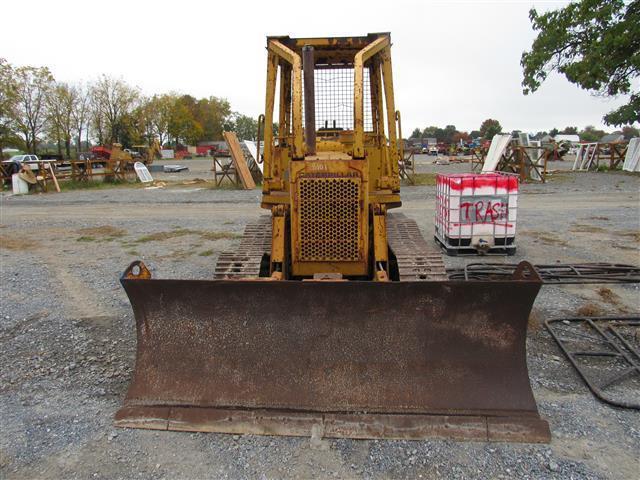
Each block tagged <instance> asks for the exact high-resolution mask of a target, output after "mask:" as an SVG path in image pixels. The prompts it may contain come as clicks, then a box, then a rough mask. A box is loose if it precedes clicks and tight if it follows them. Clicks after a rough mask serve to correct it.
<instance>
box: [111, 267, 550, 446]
mask: <svg viewBox="0 0 640 480" xmlns="http://www.w3.org/2000/svg"><path fill="white" fill-rule="evenodd" d="M121 282H122V285H123V286H124V288H125V290H126V292H127V295H128V296H129V299H130V300H131V305H132V306H133V311H134V313H135V318H136V325H137V335H138V346H137V357H136V367H135V372H134V375H133V380H132V382H131V385H130V387H129V391H128V393H127V396H126V399H125V402H124V406H123V407H122V408H121V409H120V410H119V411H118V412H117V414H116V419H115V424H116V425H117V426H121V427H137V428H151V429H160V430H184V431H206V432H223V433H234V434H243V433H251V434H268V435H300V436H310V435H312V433H313V434H314V435H321V436H325V437H348V438H396V439H422V438H427V437H445V438H453V439H461V440H481V441H516V442H548V441H549V440H550V433H549V427H548V424H547V422H546V421H545V420H543V419H541V418H540V416H539V414H538V410H537V407H536V403H535V400H534V398H533V393H532V391H531V386H530V384H529V376H528V372H527V363H526V346H525V340H526V333H527V320H528V317H529V313H530V310H531V306H532V304H533V301H534V300H535V298H536V295H537V293H538V290H539V288H540V286H541V280H540V278H539V277H538V276H537V274H536V273H535V270H534V269H533V268H532V267H531V266H530V265H529V264H527V263H525V262H523V263H522V264H521V265H520V267H519V268H518V269H517V271H516V273H515V274H514V278H512V279H510V280H498V281H449V282H430V281H424V282H356V281H352V282H345V281H342V282H340V281H309V282H300V281H268V280H267V281H260V280H230V281H229V280H210V281H209V280H154V279H151V275H150V273H149V271H148V270H147V269H146V267H144V265H143V264H142V263H141V262H134V264H132V266H131V267H129V269H128V270H127V271H126V272H125V274H124V275H123V277H122V280H121Z"/></svg>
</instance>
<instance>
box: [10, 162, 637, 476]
mask: <svg viewBox="0 0 640 480" xmlns="http://www.w3.org/2000/svg"><path fill="white" fill-rule="evenodd" d="M187 162H188V161H187ZM173 163H176V162H173ZM183 163H186V162H183ZM421 163H422V165H420V163H419V168H421V169H423V170H422V171H429V170H432V169H434V168H435V167H432V166H429V165H427V163H426V160H423V161H422V162H421ZM191 165H193V168H191V171H190V172H185V173H181V174H171V175H164V174H160V175H159V178H163V179H166V180H174V181H182V180H188V179H190V178H194V177H199V178H210V177H211V173H210V172H209V171H208V169H209V165H208V163H205V162H204V161H199V163H193V164H191ZM196 166H197V168H196ZM466 167H467V166H462V167H461V166H459V165H450V166H441V167H438V168H439V170H440V171H455V170H460V169H464V168H466ZM208 185H209V184H206V183H191V184H188V185H171V186H169V187H168V188H164V189H155V190H147V189H144V188H140V187H125V188H122V187H120V188H111V189H100V190H84V191H80V190H79V191H71V192H65V193H61V194H44V195H31V196H24V197H17V196H10V195H8V194H6V193H5V194H3V195H2V197H1V199H0V200H1V203H0V215H1V218H0V224H1V225H0V260H1V272H0V286H1V297H0V298H1V299H2V303H1V305H0V351H1V352H2V355H1V357H0V362H1V363H0V418H1V419H2V435H0V477H2V478H83V479H84V478H168V479H172V478H205V477H206V478H301V477H302V478H327V477H335V478H390V477H394V478H460V479H463V478H472V477H479V478H505V479H506V478H562V479H565V478H575V479H577V478H621V479H622V478H638V472H639V471H640V463H639V460H638V459H639V458H640V412H637V411H630V410H622V409H614V408H611V407H609V406H607V405H605V404H602V403H600V402H599V401H597V400H596V399H595V398H594V397H593V396H592V395H591V393H590V392H589V391H588V390H587V388H586V387H585V386H584V385H583V383H582V382H581V381H580V380H579V378H578V377H577V375H576V374H575V373H574V372H573V371H572V369H571V368H570V366H569V364H568V362H567V361H566V360H565V358H564V357H563V356H562V355H561V353H560V351H559V350H558V348H557V347H556V346H555V344H554V343H553V342H552V340H551V338H550V336H549V335H548V333H547V332H546V331H545V330H544V329H543V328H541V323H542V321H544V320H545V319H547V318H552V317H558V316H563V315H574V314H576V312H577V311H578V309H580V308H584V307H585V305H588V306H589V308H592V309H594V311H597V312H602V313H603V314H609V313H611V314H613V313H620V312H637V311H639V310H640V291H639V290H638V285H630V286H611V291H612V292H611V295H605V296H603V295H602V291H601V290H600V286H598V285H589V286H555V287H551V286H549V287H544V288H543V290H542V292H541V294H540V295H539V297H538V300H537V301H536V304H535V307H534V312H533V315H532V320H531V322H530V324H531V329H530V336H529V340H528V361H529V368H530V377H531V383H532V386H533V390H534V393H535V396H536V399H537V401H538V405H539V408H540V412H541V414H542V415H543V416H544V417H545V418H547V419H548V420H549V422H550V426H551V431H552V436H553V440H552V442H551V444H550V445H509V444H488V443H474V442H463V443H456V442H450V441H437V440H431V441H420V442H409V441H352V440H327V441H325V442H320V443H317V442H314V443H311V442H310V441H309V439H306V438H284V437H258V436H230V435H218V434H196V433H176V432H162V433H161V432H154V431H143V430H126V429H115V428H114V427H113V426H112V425H111V422H112V417H113V414H114V412H115V411H116V410H117V408H118V407H119V405H120V403H121V402H122V399H123V397H124V394H125V391H126V388H127V385H128V381H129V378H130V376H131V369H132V366H133V362H134V348H135V329H134V321H133V316H132V312H131V309H130V306H129V303H128V300H127V298H126V296H125V294H124V291H123V290H122V288H121V287H120V285H119V283H118V276H119V274H120V273H121V272H122V271H123V270H124V268H125V267H126V266H127V265H128V264H129V263H130V262H131V261H132V260H134V259H142V260H144V261H145V263H146V264H147V265H148V266H150V267H151V268H152V271H153V274H154V276H155V277H157V278H210V277H211V274H212V270H213V265H214V263H215V260H216V258H217V255H218V254H219V253H220V252H222V251H223V250H225V249H227V248H229V247H230V246H232V244H233V243H234V242H237V238H238V236H239V235H240V234H241V233H242V231H243V226H244V224H245V223H246V222H248V221H251V220H254V219H255V218H256V217H257V216H258V215H260V214H263V213H264V212H265V211H263V210H260V208H259V199H260V192H259V190H254V191H239V190H229V189H218V190H216V189H211V188H209V186H208ZM639 188H640V177H639V176H637V175H626V174H622V173H562V174H558V175H555V176H554V177H553V179H552V180H551V181H550V182H549V183H548V184H546V185H525V186H523V188H522V193H521V195H520V202H519V212H518V215H519V219H518V234H517V242H518V252H517V254H516V257H515V258H511V257H506V258H505V257H492V261H498V262H502V261H504V262H512V261H514V260H519V259H525V258H526V259H528V260H530V261H532V262H533V263H552V262H555V261H559V262H562V263H566V262H591V261H604V262H616V263H632V264H639V263H640V255H639V253H640V249H639V245H640V195H639ZM434 195H435V188H434V187H431V186H422V187H406V188H403V200H404V205H403V207H402V209H401V211H403V212H404V213H406V214H407V215H408V216H409V217H412V218H415V219H416V220H417V221H418V223H419V225H420V227H421V228H422V230H423V233H424V235H425V237H426V238H427V239H430V238H431V237H432V236H433V209H434V204H435V201H434ZM472 261H478V259H477V257H475V258H474V257H466V258H460V257H457V258H447V259H446V262H447V264H448V265H463V264H464V263H465V262H472ZM390 307H391V306H390Z"/></svg>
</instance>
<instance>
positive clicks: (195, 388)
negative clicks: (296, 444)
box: [115, 33, 550, 442]
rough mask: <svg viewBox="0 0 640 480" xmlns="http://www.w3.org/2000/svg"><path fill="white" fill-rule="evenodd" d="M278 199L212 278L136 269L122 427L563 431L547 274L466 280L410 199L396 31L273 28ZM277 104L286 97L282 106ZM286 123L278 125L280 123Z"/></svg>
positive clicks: (379, 434) (382, 433)
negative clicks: (530, 361)
mask: <svg viewBox="0 0 640 480" xmlns="http://www.w3.org/2000/svg"><path fill="white" fill-rule="evenodd" d="M267 52H268V59H267V85H266V87H267V88H266V104H265V114H264V121H263V122H262V124H263V125H266V126H269V128H266V129H265V130H264V182H263V191H262V201H261V207H262V208H264V209H266V210H267V211H269V212H270V215H265V216H262V217H260V218H259V220H258V221H256V222H255V223H252V224H249V225H247V226H246V229H245V233H244V236H243V238H242V239H241V241H240V242H239V245H238V247H237V249H236V250H234V251H229V252H224V253H222V254H221V255H220V256H219V258H218V261H217V264H216V266H215V269H214V272H213V275H212V277H213V278H211V279H206V280H168V279H167V280H165V279H153V278H151V273H150V271H149V270H148V269H147V267H146V266H145V265H144V264H143V263H142V262H140V261H136V262H133V263H132V264H131V265H130V266H129V267H128V268H127V270H126V271H125V272H124V274H123V276H122V278H121V282H122V285H123V286H124V288H125V290H126V292H127V294H128V296H129V299H130V301H131V304H132V307H133V311H134V315H135V318H136V325H137V340H138V343H137V356H136V367H135V371H134V374H133V379H132V382H131V385H130V387H129V390H128V392H127V395H126V399H125V402H124V405H123V407H122V408H121V409H120V410H119V411H118V412H117V414H116V419H115V424H116V425H117V426H121V427H134V428H151V429H159V430H183V431H205V432H224V433H233V434H268V435H298V436H313V435H315V436H321V437H322V436H324V437H348V438H398V439H422V438H427V437H446V438H454V439H471V440H484V441H522V442H546V441H549V438H550V433H549V427H548V424H547V422H546V421H545V420H543V419H541V418H540V416H539V414H538V410H537V406H536V403H535V400H534V397H533V394H532V390H531V386H530V384H529V377H528V372H527V364H526V347H525V340H526V333H527V320H528V316H529V313H530V310H531V307H532V304H533V302H534V300H535V298H536V295H537V293H538V291H539V289H540V286H541V284H542V281H541V279H540V277H539V276H538V275H537V273H536V272H535V270H534V269H533V268H532V267H531V265H530V264H528V263H527V262H522V263H521V264H520V265H519V266H518V268H517V269H516V271H515V273H514V275H513V277H512V278H511V279H508V280H498V281H475V280H469V281H450V280H448V278H447V275H446V271H445V268H444V263H443V259H442V257H441V254H440V253H439V252H438V251H436V250H435V249H434V248H433V247H432V246H431V245H430V244H428V243H427V242H426V241H425V239H424V238H423V236H422V235H421V233H420V230H419V228H418V226H417V224H416V222H415V221H414V220H412V219H410V218H408V217H406V216H404V215H403V214H401V213H398V214H393V213H391V212H390V210H392V209H394V208H397V207H400V206H401V200H400V181H399V171H398V170H399V167H398V162H399V161H400V159H401V158H402V143H403V142H402V141H401V138H400V134H399V131H400V125H399V122H400V115H399V113H398V112H396V110H395V102H394V96H393V78H392V66H391V38H390V35H389V34H387V33H376V34H369V35H366V36H362V37H341V38H289V37H286V36H278V37H268V38H267ZM276 107H277V108H276ZM273 123H277V124H278V129H277V134H274V133H273V132H272V129H271V128H270V126H271V125H272V124H273Z"/></svg>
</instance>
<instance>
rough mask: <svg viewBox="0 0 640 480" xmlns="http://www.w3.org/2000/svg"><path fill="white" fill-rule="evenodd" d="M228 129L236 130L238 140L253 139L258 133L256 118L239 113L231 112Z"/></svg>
mask: <svg viewBox="0 0 640 480" xmlns="http://www.w3.org/2000/svg"><path fill="white" fill-rule="evenodd" d="M229 127H230V130H233V131H234V132H236V135H238V138H239V139H240V140H253V141H255V140H256V138H257V135H258V120H256V119H255V118H251V117H249V116H247V115H242V114H240V113H233V115H232V117H231V120H230V125H229Z"/></svg>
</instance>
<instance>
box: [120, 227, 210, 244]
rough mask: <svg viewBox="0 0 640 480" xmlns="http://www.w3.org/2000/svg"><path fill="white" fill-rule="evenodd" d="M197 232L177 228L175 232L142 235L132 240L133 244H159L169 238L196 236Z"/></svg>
mask: <svg viewBox="0 0 640 480" xmlns="http://www.w3.org/2000/svg"><path fill="white" fill-rule="evenodd" d="M197 234H198V231H197V230H189V229H187V228H177V229H175V230H170V231H166V232H155V233H150V234H148V235H144V236H142V237H140V238H138V239H137V240H134V241H133V243H147V242H161V241H164V240H169V239H171V238H177V237H183V236H185V235H197Z"/></svg>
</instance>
